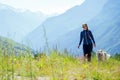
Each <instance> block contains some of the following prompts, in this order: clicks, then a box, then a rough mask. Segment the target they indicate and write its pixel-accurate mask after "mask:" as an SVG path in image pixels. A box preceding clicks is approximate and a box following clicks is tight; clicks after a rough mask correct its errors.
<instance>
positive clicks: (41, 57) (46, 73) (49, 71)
mask: <svg viewBox="0 0 120 80" xmlns="http://www.w3.org/2000/svg"><path fill="white" fill-rule="evenodd" d="M18 54H23V55H20V56H16V55H15V53H14V51H13V50H12V49H11V50H5V49H0V80H39V79H38V77H48V80H120V59H119V58H120V55H118V56H119V57H117V59H116V57H111V58H110V59H109V60H108V61H104V62H101V63H98V62H97V60H96V57H95V56H93V58H92V62H90V63H88V62H84V61H83V60H82V59H81V58H76V57H72V56H71V55H69V54H68V53H65V52H61V53H59V52H57V51H56V50H54V51H52V52H50V54H49V55H45V53H39V54H37V55H36V56H35V57H34V56H32V55H31V52H30V51H28V52H27V53H24V52H22V51H21V52H19V53H18ZM24 54H27V55H24ZM19 77H20V78H19ZM18 78H19V79H18Z"/></svg>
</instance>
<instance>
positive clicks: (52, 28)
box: [26, 0, 107, 48]
mask: <svg viewBox="0 0 120 80" xmlns="http://www.w3.org/2000/svg"><path fill="white" fill-rule="evenodd" d="M106 1H107V0H86V1H85V2H84V3H83V4H82V5H79V6H75V7H73V8H71V9H69V10H68V11H66V12H65V13H64V14H61V15H59V16H56V17H52V18H49V19H47V20H46V21H45V22H43V24H42V25H40V26H38V28H37V29H35V30H34V31H33V32H31V33H30V34H29V35H28V36H27V37H26V39H27V40H29V41H30V42H31V44H32V45H33V47H34V48H41V47H43V46H45V36H44V34H46V37H47V40H48V43H50V42H51V41H54V40H56V39H57V38H59V37H60V36H62V35H65V34H67V33H68V32H70V31H71V30H74V29H76V28H77V27H79V26H81V24H82V23H84V22H87V21H89V20H91V19H92V18H93V17H95V16H96V15H97V14H98V13H99V12H100V11H101V9H102V8H103V6H104V4H105V3H106Z"/></svg>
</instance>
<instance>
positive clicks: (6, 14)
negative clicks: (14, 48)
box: [0, 4, 48, 41]
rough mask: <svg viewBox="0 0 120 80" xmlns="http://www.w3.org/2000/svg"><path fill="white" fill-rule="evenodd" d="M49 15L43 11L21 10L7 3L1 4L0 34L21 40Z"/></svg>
mask: <svg viewBox="0 0 120 80" xmlns="http://www.w3.org/2000/svg"><path fill="white" fill-rule="evenodd" d="M47 17H48V16H47V15H45V14H43V13H41V12H38V13H33V12H30V11H28V10H26V11H20V10H18V9H15V8H13V7H10V6H7V5H5V4H0V35H2V36H6V37H10V38H11V37H12V39H14V40H16V41H20V40H21V39H22V38H23V37H24V36H25V35H27V34H28V33H29V32H31V31H32V30H33V29H35V28H36V27H37V26H38V25H39V24H41V23H42V22H43V21H44V20H45V19H46V18H47Z"/></svg>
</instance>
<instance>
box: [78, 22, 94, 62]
mask: <svg viewBox="0 0 120 80" xmlns="http://www.w3.org/2000/svg"><path fill="white" fill-rule="evenodd" d="M82 28H83V31H82V32H81V33H80V42H79V45H78V48H79V47H80V45H81V42H82V40H83V52H84V59H86V58H87V60H88V61H89V62H90V61H91V52H92V49H93V45H94V47H96V44H95V40H94V37H93V35H92V32H91V31H90V30H89V29H88V26H87V24H83V25H82Z"/></svg>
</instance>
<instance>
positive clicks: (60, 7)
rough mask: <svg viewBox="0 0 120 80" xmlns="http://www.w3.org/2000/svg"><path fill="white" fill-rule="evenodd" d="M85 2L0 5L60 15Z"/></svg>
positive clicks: (36, 0) (10, 1)
mask: <svg viewBox="0 0 120 80" xmlns="http://www.w3.org/2000/svg"><path fill="white" fill-rule="evenodd" d="M84 1H85V0H0V3H3V4H7V5H9V6H12V7H14V8H19V9H23V10H26V9H28V10H30V11H33V12H39V11H40V12H42V13H44V14H48V15H51V14H61V13H63V12H65V11H66V10H68V9H70V8H72V7H74V6H75V5H80V4H82V3H83V2H84Z"/></svg>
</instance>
